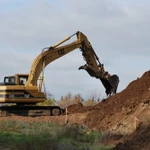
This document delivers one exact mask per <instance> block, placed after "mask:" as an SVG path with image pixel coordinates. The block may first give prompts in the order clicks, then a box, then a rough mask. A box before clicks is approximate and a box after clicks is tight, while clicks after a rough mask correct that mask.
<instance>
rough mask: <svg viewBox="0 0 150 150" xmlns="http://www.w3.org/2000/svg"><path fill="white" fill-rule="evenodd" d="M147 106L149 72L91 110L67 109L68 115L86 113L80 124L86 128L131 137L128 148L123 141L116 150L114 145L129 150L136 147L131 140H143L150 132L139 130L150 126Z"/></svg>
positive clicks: (148, 103) (80, 108) (144, 129)
mask: <svg viewBox="0 0 150 150" xmlns="http://www.w3.org/2000/svg"><path fill="white" fill-rule="evenodd" d="M149 105H150V71H147V72H145V73H144V74H143V76H142V77H140V78H137V79H136V80H134V81H133V82H131V83H130V84H129V85H128V86H127V88H126V89H124V90H123V91H122V92H120V93H117V94H116V95H114V96H111V97H109V98H107V99H103V100H102V101H101V102H100V103H98V104H97V105H95V106H92V107H84V106H79V105H73V106H69V107H68V109H69V111H70V113H87V115H86V116H87V117H86V118H85V120H84V123H85V124H86V125H87V126H88V127H90V128H93V129H98V130H101V131H109V132H111V133H112V134H113V133H118V134H122V135H126V136H129V135H132V136H131V137H130V140H129V141H132V142H130V143H131V144H128V140H125V144H120V145H121V146H120V147H119V145H118V146H117V148H118V149H119V148H120V149H122V148H123V147H124V149H125V147H127V146H126V144H128V146H130V148H129V147H128V148H126V149H133V147H134V145H136V144H135V143H136V140H131V139H132V138H133V139H134V138H135V137H136V136H137V135H138V136H142V137H143V135H142V134H143V132H145V133H147V134H146V135H147V136H150V132H147V127H146V128H144V127H143V128H140V129H139V126H140V125H141V124H143V125H145V124H149V123H150V119H149V116H150V106H149ZM137 129H138V131H137ZM136 139H137V138H136ZM137 140H139V142H142V141H140V140H142V138H139V139H137ZM146 141H147V140H146ZM121 142H122V141H121ZM145 144H147V143H145ZM131 145H132V147H131ZM138 146H139V144H138ZM135 147H136V146H135ZM139 147H140V146H139ZM136 148H137V147H136Z"/></svg>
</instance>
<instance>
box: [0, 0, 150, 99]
mask: <svg viewBox="0 0 150 150" xmlns="http://www.w3.org/2000/svg"><path fill="white" fill-rule="evenodd" d="M149 18H150V1H148V0H142V1H141V0H132V1H131V0H126V1H122V0H92V1H91V0H82V1H81V0H76V1H75V0H30V1H26V0H0V20H1V21H0V64H1V65H0V70H1V71H0V80H1V81H3V77H4V76H7V75H13V74H16V73H29V71H30V68H31V64H32V62H33V60H34V59H35V58H36V57H37V56H38V55H39V54H40V53H41V51H42V49H43V48H45V47H48V46H52V45H54V44H56V43H58V42H59V41H61V40H63V39H64V38H65V37H67V36H70V35H72V34H73V33H75V32H77V31H81V32H83V33H84V34H85V35H86V36H87V37H88V39H89V41H90V43H91V44H92V46H93V48H94V50H95V52H96V54H97V55H98V57H99V59H100V62H101V63H103V64H104V66H105V70H107V71H108V72H109V73H110V74H117V75H118V76H119V79H120V83H119V86H118V92H121V91H122V90H124V89H125V88H126V87H127V86H128V84H129V83H130V82H132V81H133V80H136V79H137V78H138V77H141V76H142V75H143V74H144V72H146V71H148V70H150V59H149V56H150V50H149V48H150V42H149V39H150V19H149ZM85 63H86V62H85V61H84V60H83V58H82V54H81V52H80V51H79V49H76V50H74V51H72V52H71V53H69V54H67V55H65V56H64V57H62V58H60V59H57V60H56V61H54V62H52V63H51V64H49V65H48V66H47V67H46V68H45V87H46V91H47V92H48V93H51V94H52V95H53V97H54V98H55V99H58V100H59V99H60V98H61V96H64V95H66V94H67V93H69V92H71V93H72V94H73V95H75V94H78V93H80V94H81V95H82V96H83V97H84V98H87V97H88V96H89V95H91V94H92V93H96V94H97V95H98V96H99V97H105V89H104V87H103V85H102V83H101V82H100V80H98V79H96V78H92V77H90V76H89V75H88V73H87V72H85V71H84V70H80V71H79V70H78V67H79V66H81V65H84V64H85Z"/></svg>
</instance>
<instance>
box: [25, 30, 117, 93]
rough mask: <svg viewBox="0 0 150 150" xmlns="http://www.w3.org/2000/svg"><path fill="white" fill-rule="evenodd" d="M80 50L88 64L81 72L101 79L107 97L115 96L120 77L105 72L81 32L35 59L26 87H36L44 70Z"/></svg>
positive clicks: (82, 67) (46, 49) (44, 51)
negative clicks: (68, 42)
mask: <svg viewBox="0 0 150 150" xmlns="http://www.w3.org/2000/svg"><path fill="white" fill-rule="evenodd" d="M75 35H76V37H77V39H76V40H75V41H73V42H72V43H70V44H65V45H63V46H61V45H62V44H63V43H65V42H66V41H68V40H70V38H71V37H73V36H75ZM78 48H79V49H80V50H81V52H82V55H83V57H84V60H85V61H86V64H85V65H84V66H81V67H79V70H80V69H85V70H86V71H87V72H88V73H89V75H90V76H92V77H95V78H97V79H100V80H101V82H102V84H103V86H104V87H105V89H106V90H105V92H106V94H107V95H111V94H115V93H116V90H117V86H118V83H119V77H118V76H117V75H112V76H111V75H110V74H109V73H108V72H106V71H105V70H104V66H103V64H101V63H100V61H99V58H98V56H97V55H96V53H95V51H94V49H93V48H92V46H91V44H90V42H89V40H88V39H87V37H86V36H85V35H84V34H83V33H82V32H79V31H78V32H76V33H75V34H73V35H71V36H69V37H67V38H65V39H64V40H62V41H60V42H59V43H57V44H55V45H53V46H51V47H47V48H45V49H44V50H43V51H42V53H41V54H40V55H39V56H38V57H37V58H35V60H34V62H33V64H32V67H31V71H30V74H29V78H28V82H27V84H26V86H35V85H36V84H37V80H38V78H39V76H40V74H41V72H42V70H43V69H44V68H45V67H46V66H47V65H48V64H49V63H51V62H52V61H54V60H56V59H58V58H60V57H62V56H64V55H66V54H68V53H69V52H71V51H73V50H75V49H78Z"/></svg>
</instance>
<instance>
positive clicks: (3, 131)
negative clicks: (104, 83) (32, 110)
mask: <svg viewBox="0 0 150 150" xmlns="http://www.w3.org/2000/svg"><path fill="white" fill-rule="evenodd" d="M87 130H88V129H86V130H84V129H83V128H81V127H80V126H78V125H76V126H59V125H57V124H50V123H41V122H32V123H29V122H23V121H7V120H6V121H2V122H0V145H1V146H0V149H1V148H9V149H11V150H20V149H21V150H111V149H112V146H104V145H103V139H104V137H103V135H102V134H101V133H99V132H88V133H87Z"/></svg>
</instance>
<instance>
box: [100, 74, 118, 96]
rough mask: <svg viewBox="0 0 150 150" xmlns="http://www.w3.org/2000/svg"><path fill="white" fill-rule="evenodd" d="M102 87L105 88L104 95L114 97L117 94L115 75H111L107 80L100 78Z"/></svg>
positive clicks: (116, 78)
mask: <svg viewBox="0 0 150 150" xmlns="http://www.w3.org/2000/svg"><path fill="white" fill-rule="evenodd" d="M100 80H101V82H102V84H103V86H104V87H105V89H106V90H105V93H106V95H107V96H110V95H114V94H116V92H117V88H118V84H119V77H118V76H117V75H115V74H114V75H112V76H110V77H109V78H108V79H105V78H100Z"/></svg>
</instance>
